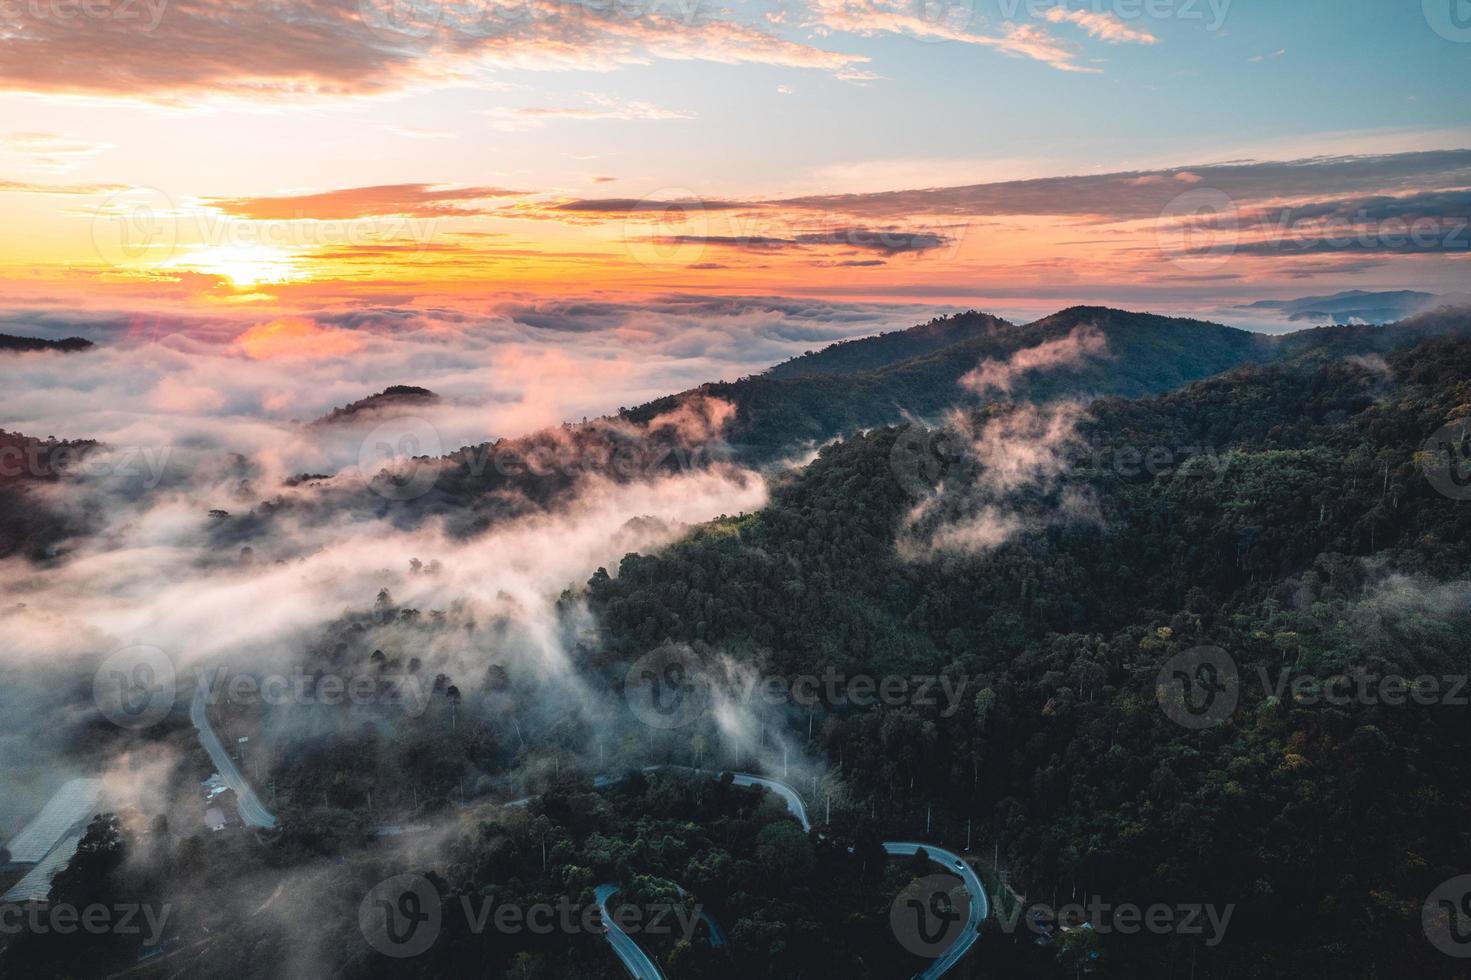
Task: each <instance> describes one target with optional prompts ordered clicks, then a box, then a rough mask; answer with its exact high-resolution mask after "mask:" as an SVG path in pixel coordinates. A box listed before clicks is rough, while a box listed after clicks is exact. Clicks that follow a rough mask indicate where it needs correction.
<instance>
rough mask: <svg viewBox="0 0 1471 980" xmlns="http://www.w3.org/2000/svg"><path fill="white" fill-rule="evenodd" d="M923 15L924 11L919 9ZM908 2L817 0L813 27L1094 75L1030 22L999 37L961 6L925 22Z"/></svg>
mask: <svg viewBox="0 0 1471 980" xmlns="http://www.w3.org/2000/svg"><path fill="white" fill-rule="evenodd" d="M918 9H919V10H920V11H921V12H922V13H923V12H927V9H928V8H925V7H923V5H921V6H920V7H919V8H918ZM915 10H916V7H915V5H914V4H913V3H910V2H907V0H816V2H815V3H814V4H813V14H814V20H813V25H814V26H817V27H819V28H820V29H823V30H828V31H846V32H850V33H855V34H878V33H888V34H901V35H905V36H907V37H918V38H926V39H930V40H944V41H957V42H960V43H962V44H973V45H977V46H979V47H987V48H991V49H993V50H996V51H1000V52H1001V53H1003V54H1007V55H1012V56H1014V57H1019V58H1030V59H1032V60H1034V61H1040V62H1042V63H1043V64H1045V65H1048V66H1050V67H1052V68H1056V69H1057V70H1059V71H1067V72H1085V73H1097V72H1098V71H1100V69H1098V68H1090V67H1086V66H1083V65H1079V64H1076V60H1077V57H1078V54H1079V52H1078V51H1077V49H1076V48H1074V47H1071V46H1069V45H1067V44H1065V43H1064V42H1062V41H1060V40H1058V39H1057V38H1055V37H1053V36H1052V35H1051V34H1049V33H1048V32H1047V31H1046V30H1045V29H1044V28H1041V27H1039V26H1037V25H1035V24H1015V23H1007V24H1004V25H1003V26H1002V28H1001V30H1000V31H999V32H998V33H985V32H983V31H981V30H978V29H974V28H976V27H977V26H978V25H976V24H975V23H974V21H975V17H974V11H973V9H972V8H970V7H968V6H965V5H955V6H953V7H949V8H943V7H942V8H941V10H942V11H943V12H945V14H947V15H945V16H941V17H937V18H933V19H932V18H930V17H929V16H921V15H920V14H917V13H915V12H913V11H915Z"/></svg>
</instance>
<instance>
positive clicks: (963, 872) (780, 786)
mask: <svg viewBox="0 0 1471 980" xmlns="http://www.w3.org/2000/svg"><path fill="white" fill-rule="evenodd" d="M660 768H665V767H662V766H647V767H645V771H646V772H647V771H652V770H654V769H660ZM668 768H677V769H686V770H688V767H686V766H672V767H668ZM690 771H694V772H705V773H709V770H704V769H696V770H690ZM710 774H711V775H715V776H719V775H721V773H710ZM731 782H732V783H733V784H734V785H736V786H760V787H761V788H762V789H766V790H769V791H771V792H773V793H775V794H777V795H778V796H780V797H781V798H782V799H783V800H785V801H786V804H787V811H788V812H789V813H791V815H792V816H794V817H796V818H797V822H798V823H800V824H801V825H802V829H803V830H806V831H811V830H812V822H811V821H810V820H809V819H807V805H806V804H805V803H803V802H802V796H801V794H800V793H798V792H797V791H796V790H795V789H793V788H792V787H791V786H788V785H787V784H786V783H784V782H782V781H781V780H779V779H769V778H767V777H765V776H754V775H752V774H750V773H746V772H736V773H731ZM525 802H527V801H525V800H517V801H516V802H515V803H512V804H508V805H510V806H517V805H523V804H524V803H525ZM921 849H922V850H923V851H924V852H925V854H926V855H928V856H929V859H930V860H931V861H934V862H935V863H936V864H938V865H940V866H941V867H942V868H944V869H945V870H946V871H947V872H949V873H950V874H953V875H955V876H956V877H957V878H959V879H960V880H961V881H962V882H963V883H964V884H965V890H966V891H968V892H969V893H970V915H969V918H968V920H967V921H966V928H965V930H964V931H963V932H961V934H960V937H959V938H958V939H956V940H955V942H954V944H953V945H951V947H950V948H949V949H947V950H945V952H944V954H943V955H941V956H939V957H937V958H936V959H935V961H934V962H933V963H931V964H930V965H929V967H927V968H926V969H925V970H924V971H923V972H921V973H918V974H916V975H915V980H937V978H939V977H942V976H944V975H945V974H946V973H948V972H949V971H950V968H951V967H953V966H955V964H957V963H959V962H960V961H961V959H963V958H964V957H965V954H966V953H968V952H970V948H971V946H973V945H975V941H976V940H977V939H979V938H980V932H979V929H980V925H981V923H982V922H984V921H985V920H986V917H987V916H988V915H990V914H991V905H990V901H989V900H988V899H987V897H986V886H985V885H984V884H982V882H981V879H980V877H979V876H978V875H977V874H976V873H975V869H973V868H972V867H971V866H970V865H969V864H968V863H966V861H965V859H964V858H962V857H961V856H960V855H959V854H956V853H954V852H953V851H947V850H945V849H944V848H943V847H936V846H935V845H933V844H920V843H915V842H912V841H885V842H884V850H885V851H886V852H888V853H889V854H891V855H894V856H896V857H903V856H913V855H915V854H917V853H919V851H920V850H921ZM675 887H676V888H678V887H679V886H678V885H675ZM604 889H611V891H608V892H606V893H605V892H604ZM617 890H618V886H617V885H612V884H608V885H599V886H598V888H597V896H598V903H599V904H600V905H602V907H603V917H604V920H605V921H606V920H607V917H608V909H607V905H606V904H605V903H606V901H607V898H608V896H610V895H612V894H613V893H614V892H616V891H617ZM681 892H683V889H681ZM712 925H713V923H712ZM608 941H609V942H611V943H612V944H613V949H614V951H615V952H617V953H618V956H619V958H620V959H622V960H623V965H624V966H625V967H626V968H627V969H628V972H629V975H630V976H632V977H634V978H635V980H643V978H644V977H649V976H659V975H660V974H659V973H658V968H657V967H655V966H654V964H653V962H652V961H651V960H650V959H649V958H648V957H647V956H645V955H643V951H642V950H639V956H640V957H641V958H642V962H643V963H646V964H648V969H652V970H654V971H655V972H653V973H639V972H638V967H636V965H635V962H632V961H630V959H629V957H628V956H627V955H625V948H624V946H623V945H621V944H624V943H626V944H628V945H631V946H632V947H633V949H635V950H637V949H638V944H636V943H634V942H633V940H632V939H630V938H629V937H628V936H627V935H626V934H624V933H623V932H621V931H619V932H618V933H617V935H616V936H615V935H614V927H613V924H612V923H611V922H609V923H608Z"/></svg>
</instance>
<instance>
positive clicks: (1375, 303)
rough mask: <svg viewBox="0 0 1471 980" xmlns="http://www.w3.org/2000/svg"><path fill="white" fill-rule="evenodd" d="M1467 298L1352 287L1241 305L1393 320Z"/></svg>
mask: <svg viewBox="0 0 1471 980" xmlns="http://www.w3.org/2000/svg"><path fill="white" fill-rule="evenodd" d="M1468 301H1471V297H1468V296H1463V295H1453V296H1437V295H1436V294H1434V293H1422V292H1416V291H1415V290H1409V289H1402V290H1397V291H1394V292H1365V291H1364V290H1362V289H1351V290H1349V291H1347V292H1343V293H1334V294H1333V295H1331V296H1305V297H1302V298H1300V299H1285V300H1275V299H1268V300H1260V301H1258V302H1256V303H1251V304H1249V305H1247V306H1243V307H1240V309H1241V310H1243V311H1245V312H1248V313H1262V312H1274V313H1278V314H1280V315H1282V316H1283V317H1284V318H1285V319H1287V320H1288V321H1290V322H1293V323H1299V322H1311V323H1332V324H1353V323H1393V322H1394V321H1396V320H1402V319H1404V318H1406V317H1410V316H1414V315H1415V314H1417V313H1423V312H1425V311H1427V310H1431V309H1434V308H1436V307H1438V306H1446V305H1457V304H1464V303H1466V302H1468Z"/></svg>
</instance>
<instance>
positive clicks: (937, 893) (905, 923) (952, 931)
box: [889, 875, 970, 960]
mask: <svg viewBox="0 0 1471 980" xmlns="http://www.w3.org/2000/svg"><path fill="white" fill-rule="evenodd" d="M969 921H970V891H969V890H968V889H967V888H966V887H965V882H963V881H961V880H960V879H959V878H957V877H956V876H955V875H926V876H925V877H923V878H920V879H918V880H916V881H912V882H910V883H909V884H908V885H907V886H906V887H905V888H904V890H903V891H901V892H900V893H899V894H898V896H897V897H895V899H894V902H893V904H892V905H890V906H889V927H890V928H891V929H893V931H894V937H895V938H896V939H898V940H899V945H901V946H903V947H904V948H905V949H906V950H908V951H909V952H911V953H913V954H914V955H915V956H922V957H924V958H925V959H931V960H932V959H935V958H936V957H938V956H940V955H941V954H943V953H944V952H945V951H946V950H947V949H949V948H950V947H951V946H953V945H954V944H955V941H956V940H957V939H959V938H960V935H961V933H963V932H964V931H965V929H966V924H967V923H968V922H969Z"/></svg>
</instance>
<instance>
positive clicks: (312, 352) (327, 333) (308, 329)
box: [165, 316, 362, 380]
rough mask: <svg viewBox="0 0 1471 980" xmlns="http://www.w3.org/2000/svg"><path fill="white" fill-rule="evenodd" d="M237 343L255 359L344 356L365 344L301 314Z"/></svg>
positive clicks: (255, 331)
mask: <svg viewBox="0 0 1471 980" xmlns="http://www.w3.org/2000/svg"><path fill="white" fill-rule="evenodd" d="M235 344H236V346H238V347H239V348H240V350H242V351H244V353H245V356H246V357H249V358H250V359H251V360H256V361H269V360H291V359H296V358H315V357H341V356H342V355H344V354H351V353H353V352H354V351H356V350H358V349H359V348H361V347H362V342H361V341H359V340H358V339H357V338H356V337H354V336H353V335H352V334H351V333H350V332H348V331H346V330H338V329H335V328H331V327H323V326H320V325H319V324H317V323H316V321H314V320H310V319H308V318H306V317H300V316H283V317H281V318H280V319H277V320H272V321H270V322H269V323H258V324H256V325H255V326H253V327H251V328H250V329H249V330H247V331H245V332H244V333H242V334H241V335H240V336H239V337H237V338H235ZM165 380H168V379H165Z"/></svg>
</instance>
